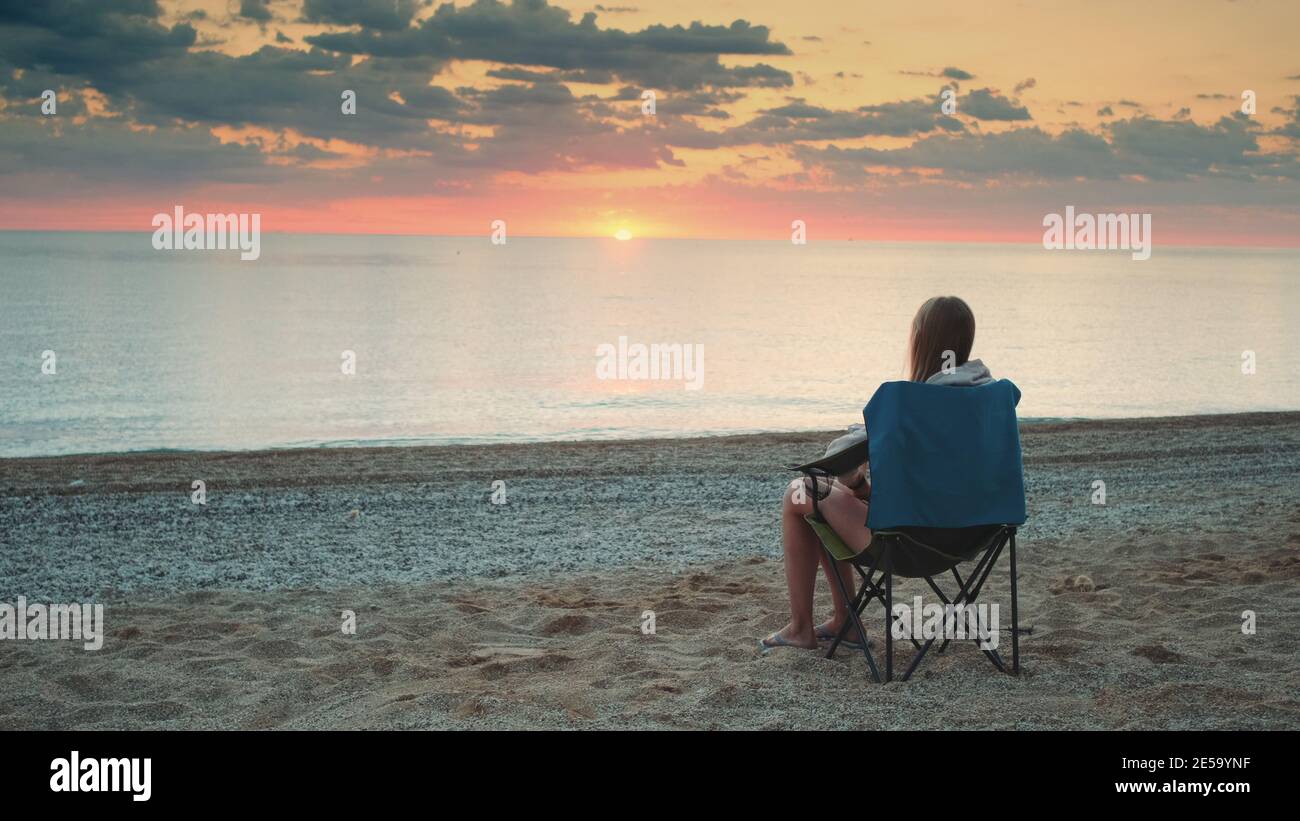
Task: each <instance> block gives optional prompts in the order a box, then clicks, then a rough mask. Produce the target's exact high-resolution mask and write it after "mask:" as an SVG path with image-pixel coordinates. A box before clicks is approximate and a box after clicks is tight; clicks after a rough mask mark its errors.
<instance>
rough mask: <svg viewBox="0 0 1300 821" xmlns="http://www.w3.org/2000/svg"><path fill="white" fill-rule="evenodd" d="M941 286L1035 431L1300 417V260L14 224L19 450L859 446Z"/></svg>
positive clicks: (10, 292) (3, 394)
mask: <svg viewBox="0 0 1300 821" xmlns="http://www.w3.org/2000/svg"><path fill="white" fill-rule="evenodd" d="M941 293H945V294H946V293H953V294H957V295H959V296H961V297H963V298H965V299H966V300H967V301H968V302H969V303H970V304H971V307H972V308H973V309H974V310H975V316H976V319H977V322H978V332H977V334H976V339H975V351H974V355H975V356H978V357H980V358H982V359H983V360H984V362H985V363H986V364H988V365H989V367H990V368H991V369H992V370H993V373H994V375H995V376H1006V377H1010V378H1011V379H1013V380H1014V381H1015V382H1016V383H1017V384H1018V385H1019V386H1020V388H1021V390H1022V391H1023V393H1024V398H1023V400H1022V402H1021V405H1020V415H1021V417H1022V418H1033V417H1040V418H1041V417H1086V418H1096V417H1124V416H1155V415H1169V414H1191V413H1220V412H1230V411H1246V410H1295V409H1300V368H1297V367H1296V364H1295V361H1296V360H1295V358H1296V356H1297V354H1300V324H1298V323H1297V308H1298V307H1300V252H1298V251H1295V250H1251V249H1238V250H1210V249H1171V248H1162V247H1160V246H1159V245H1157V246H1156V249H1155V251H1154V253H1153V255H1152V257H1151V259H1150V260H1147V261H1145V262H1135V261H1133V260H1132V259H1130V257H1129V255H1128V254H1127V253H1124V252H1097V251H1093V252H1086V251H1074V252H1068V251H1045V250H1043V249H1042V248H1040V247H1036V246H1005V245H942V244H874V243H860V242H859V243H835V242H812V243H810V244H809V245H806V246H794V245H791V244H790V243H789V242H744V241H734V242H733V241H694V240H632V241H630V242H618V241H615V240H612V239H611V240H601V239H581V240H569V239H528V238H511V239H510V241H509V243H508V244H507V245H505V246H493V245H492V244H490V242H489V241H488V239H487V238H486V237H482V238H478V237H476V238H430V237H379V236H304V235H285V234H266V235H263V237H262V247H261V258H260V259H258V260H257V261H252V262H241V261H240V260H239V256H238V253H237V252H223V251H208V252H201V251H188V252H168V251H155V250H153V248H152V247H151V245H150V235H149V234H147V233H142V234H138V235H137V234H72V233H69V234H43V233H21V232H15V233H0V455H2V456H23V455H39V454H59V453H81V452H111V451H129V450H144V449H226V448H229V449H247V448H261V447H282V446H305V445H317V444H358V443H376V444H405V443H453V442H502V441H544V440H559V439H601V438H624V437H639V436H682V435H700V434H710V433H734V432H747V431H771V430H806V429H829V428H836V427H842V426H843V425H845V424H848V423H851V422H853V421H855V420H857V421H860V414H861V407H862V405H863V404H864V403H865V401H866V400H867V399H868V398H869V397H870V395H871V393H872V391H873V390H874V388H875V387H876V385H878V384H879V383H880V382H882V381H885V380H890V379H897V378H900V377H901V376H902V370H903V358H904V347H905V344H906V337H907V330H908V326H909V322H910V320H911V317H912V314H913V313H914V312H915V310H916V308H917V306H918V305H919V304H920V303H921V302H922V301H923V300H924V299H925V298H926V297H929V296H932V295H935V294H941ZM620 336H625V337H627V338H628V341H629V342H630V343H637V342H641V343H652V342H662V343H680V344H684V345H685V344H702V345H703V346H704V352H705V356H704V382H703V387H702V389H700V390H687V389H686V388H685V386H684V384H683V382H681V381H658V382H649V381H626V380H623V381H620V380H601V379H598V378H597V375H596V361H597V358H596V349H597V347H598V346H600V345H601V344H602V343H613V344H616V343H617V342H618V338H619V337H620ZM47 350H49V351H53V352H54V353H55V356H56V360H55V362H56V373H54V374H53V375H46V374H42V355H43V352H44V351H47ZM1247 350H1250V351H1254V352H1255V357H1256V362H1257V372H1256V373H1255V374H1254V375H1243V374H1242V368H1241V363H1242V354H1243V351H1247ZM344 351H353V352H355V354H356V373H355V375H350V376H349V375H345V374H344V373H343V372H342V369H341V367H340V364H341V362H342V361H343V360H342V354H343V352H344Z"/></svg>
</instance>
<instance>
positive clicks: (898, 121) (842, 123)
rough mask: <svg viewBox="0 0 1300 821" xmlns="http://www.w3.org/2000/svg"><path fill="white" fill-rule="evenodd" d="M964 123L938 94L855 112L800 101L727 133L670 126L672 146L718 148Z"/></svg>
mask: <svg viewBox="0 0 1300 821" xmlns="http://www.w3.org/2000/svg"><path fill="white" fill-rule="evenodd" d="M964 128H965V126H963V125H962V123H961V121H959V120H957V119H955V118H953V117H949V116H947V115H945V114H943V112H942V110H941V108H940V105H939V98H938V96H937V95H936V96H934V97H929V98H921V99H915V100H903V101H898V102H891V103H882V104H879V105H869V106H862V107H860V108H857V109H853V110H832V109H828V108H824V107H821V106H814V105H809V104H808V103H806V102H805V101H803V100H800V99H795V100H791V101H790V102H788V103H787V104H786V105H783V106H778V107H776V108H770V109H765V110H763V111H761V112H759V114H758V115H757V116H755V117H754V118H753V119H751V120H749V121H747V122H745V123H743V124H741V125H738V126H735V127H732V128H729V129H726V130H724V131H720V132H715V131H705V130H703V129H699V128H696V127H693V126H681V127H676V128H673V129H671V130H670V131H669V132H668V134H667V137H666V139H667V141H668V143H669V144H670V145H674V146H680V147H683V148H719V147H723V146H740V145H783V144H788V143H794V142H813V141H824V140H838V139H859V138H862V137H911V136H916V135H918V134H929V133H933V132H941V131H947V132H957V131H962V130H964Z"/></svg>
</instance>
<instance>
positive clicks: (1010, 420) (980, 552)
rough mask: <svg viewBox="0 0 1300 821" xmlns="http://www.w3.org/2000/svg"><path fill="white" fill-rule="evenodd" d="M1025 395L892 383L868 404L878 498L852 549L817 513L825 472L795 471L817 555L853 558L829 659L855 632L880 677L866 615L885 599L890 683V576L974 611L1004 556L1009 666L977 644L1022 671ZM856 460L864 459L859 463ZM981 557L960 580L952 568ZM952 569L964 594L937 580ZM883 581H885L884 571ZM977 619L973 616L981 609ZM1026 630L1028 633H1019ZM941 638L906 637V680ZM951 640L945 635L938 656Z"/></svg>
mask: <svg viewBox="0 0 1300 821" xmlns="http://www.w3.org/2000/svg"><path fill="white" fill-rule="evenodd" d="M1019 401H1020V389H1019V388H1017V387H1016V386H1015V385H1014V384H1012V383H1011V382H1010V381H1008V380H1005V379H1001V380H997V381H995V382H990V383H987V384H985V385H980V386H978V387H953V386H946V385H929V384H925V383H921V382H886V383H885V384H883V385H881V386H880V389H879V390H877V391H876V393H875V395H874V396H873V397H872V398H871V401H870V402H868V403H867V406H866V407H865V408H864V409H863V411H862V415H863V419H864V420H865V422H866V427H867V437H868V460H869V465H870V471H871V483H872V487H871V502H870V507H869V510H868V513H867V521H866V527H868V528H870V529H871V543H870V544H869V545H867V547H866V548H865V549H864V550H863V551H862V552H861V553H854V552H853V551H852V550H851V549H850V548H849V547H848V546H847V545H846V544H845V543H844V541H843V540H842V539H841V538H840V537H839V536H838V534H836V533H835V531H834V530H833V529H832V528H831V527H830V526H829V524H827V523H826V520H825V519H824V518H823V517H822V515H821V511H820V510H819V509H818V507H817V503H818V501H819V498H824V494H822V493H821V492H820V487H819V485H818V481H819V479H826V480H827V488H828V490H827V492H829V480H830V478H831V474H832V473H833V472H836V471H839V470H842V469H840V468H836V469H834V470H826V469H825V468H808V467H806V466H805V467H800V468H796V469H797V470H801V471H802V472H803V473H804V474H805V475H807V476H808V477H809V479H810V480H811V481H812V485H813V493H812V500H813V513H812V515H810V516H808V517H807V520H808V522H809V524H811V525H812V527H813V529H814V530H815V531H816V533H817V535H818V537H819V538H820V539H821V542H822V548H823V549H824V550H825V551H826V553H827V555H829V556H830V557H831V559H832V560H833V561H847V562H850V563H851V564H852V565H853V567H854V568H856V569H857V571H858V574H859V576H861V578H862V587H861V588H860V589H859V590H858V592H857V593H856V595H853V596H850V595H849V591H848V589H847V586H846V585H845V583H844V581H843V579H841V578H840V575H839V574H838V573H834V574H832V576H833V577H834V579H835V582H836V584H838V585H839V587H840V591H841V592H842V593H843V594H844V600H845V601H847V602H849V605H848V611H849V612H848V615H849V618H848V619H847V620H846V621H845V623H844V626H843V627H842V628H841V629H840V632H839V635H837V636H836V637H835V639H834V641H832V643H831V646H830V650H829V651H828V652H827V654H826V656H827V658H832V657H834V655H835V650H836V648H837V647H839V645H840V643H841V642H842V641H844V639H845V638H846V636H847V635H848V631H849V628H850V627H853V628H855V629H856V630H857V632H858V637H859V639H860V646H861V649H862V653H863V655H864V656H865V657H866V660H867V667H868V669H869V670H870V671H871V676H872V678H873V679H874V680H875V681H876V682H880V681H881V676H880V671H879V669H878V668H877V666H876V662H875V658H874V656H873V654H872V652H871V649H870V647H869V646H868V643H867V634H866V630H865V629H864V628H863V626H862V618H861V615H862V611H863V610H864V609H865V608H866V606H867V603H868V602H871V601H879V602H880V603H881V604H882V605H883V606H884V610H885V675H884V680H885V681H891V680H892V679H893V677H894V637H893V630H892V629H891V628H892V626H893V623H894V621H895V619H896V618H897V617H896V616H894V614H893V609H894V608H893V587H894V577H895V576H900V577H904V578H921V579H925V581H926V583H927V584H928V585H929V586H930V589H932V590H933V591H934V593H935V595H936V596H938V597H939V600H940V602H942V603H943V605H945V606H948V605H954V606H955V605H964V606H965V607H967V608H973V606H974V605H975V602H976V599H977V598H978V597H979V594H980V591H981V590H982V589H983V587H984V582H985V581H986V580H987V579H988V576H989V573H990V571H991V570H992V569H993V566H994V565H995V564H996V562H997V560H998V558H999V557H1000V556H1001V554H1002V551H1003V549H1006V550H1007V553H1008V555H1009V556H1010V560H1011V567H1010V571H1011V668H1010V670H1008V669H1007V666H1006V664H1005V663H1003V661H1002V658H1001V656H999V655H998V652H997V650H996V648H994V647H986V646H984V645H982V644H980V641H979V639H978V638H975V639H972V640H973V641H975V642H976V643H977V645H979V646H980V649H981V651H982V652H983V653H984V655H985V656H987V657H988V659H989V661H991V662H992V663H993V666H994V667H996V668H997V669H998V670H999V671H1001V672H1004V673H1007V672H1009V673H1011V674H1012V675H1016V674H1019V672H1020V635H1021V632H1022V631H1021V629H1020V612H1019V601H1018V599H1017V595H1016V527H1017V525H1021V524H1024V521H1025V486H1024V469H1023V466H1022V463H1021V456H1020V430H1019V427H1018V425H1017V422H1016V405H1017V404H1018V403H1019ZM859 463H860V462H859ZM967 561H974V562H975V567H974V568H973V569H972V570H971V571H970V573H969V574H968V575H967V576H966V578H965V580H963V579H962V576H961V574H960V573H959V572H958V570H957V566H958V565H959V564H961V563H962V562H967ZM946 573H951V574H952V577H953V579H954V580H955V581H956V583H957V593H956V594H955V595H954V596H952V597H951V598H949V596H948V595H947V594H946V593H945V592H944V591H943V589H942V588H940V586H939V584H938V583H937V582H936V581H935V579H934V577H935V576H941V575H942V574H946ZM877 574H879V575H877ZM976 612H978V611H976ZM1023 632H1029V631H1023ZM936 638H937V636H936V637H935V638H930V639H928V640H927V641H925V643H924V644H922V643H921V642H920V641H919V640H918V639H917V637H916V636H912V637H911V641H912V644H913V645H914V646H915V647H916V650H917V652H916V655H915V656H914V657H913V658H912V663H911V664H910V665H909V666H908V668H907V671H906V672H905V673H904V674H903V680H904V681H906V680H908V679H909V678H911V676H912V673H913V672H915V670H916V668H917V665H919V664H920V663H921V660H922V659H923V658H925V655H926V653H927V652H928V651H929V649H930V647H931V645H932V644H934V642H935V640H936ZM948 643H949V639H948V638H944V640H943V643H942V645H941V646H940V647H939V651H938V652H943V651H944V649H946V648H947V646H948Z"/></svg>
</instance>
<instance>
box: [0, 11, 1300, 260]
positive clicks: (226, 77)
mask: <svg viewBox="0 0 1300 821" xmlns="http://www.w3.org/2000/svg"><path fill="white" fill-rule="evenodd" d="M236 5H237V6H238V8H236V7H235V6H232V4H229V3H227V2H225V0H201V2H199V1H197V0H160V3H159V4H158V6H157V8H156V9H152V10H151V8H150V6H151V4H147V3H146V4H138V3H135V4H133V3H125V2H107V1H106V2H102V3H94V4H89V5H88V6H87V10H86V12H85V13H86V15H87V16H88V19H87V20H85V21H82V24H75V25H74V24H73V23H72V22H69V20H68V19H66V16H60V15H58V14H54V13H52V12H51V13H48V14H47V13H46V12H43V11H40V10H39V9H38V10H34V11H32V12H31V14H30V15H27V16H25V17H23V18H21V19H18V18H15V19H14V20H12V21H8V22H6V20H5V18H4V17H0V40H3V41H4V42H6V44H7V47H6V48H4V49H0V144H2V147H3V149H4V151H3V156H4V157H5V158H6V162H5V163H4V166H3V171H2V172H0V176H2V177H3V180H4V185H3V186H2V187H0V228H2V229H52V230H60V229H61V230H127V231H138V230H147V228H148V221H149V219H150V217H151V216H152V215H153V214H155V213H159V212H165V211H169V210H170V209H171V208H172V207H173V206H174V205H176V204H183V205H184V206H185V207H186V208H187V209H191V210H196V211H199V210H207V211H216V210H217V209H231V208H233V209H236V210H239V211H256V212H258V213H261V214H262V216H263V226H264V230H266V231H268V232H271V233H275V232H343V233H381V234H434V235H476V234H484V233H485V232H487V231H488V230H489V229H488V226H490V225H491V224H492V222H493V221H494V220H504V221H506V222H507V223H508V225H509V226H510V229H509V230H510V233H511V235H512V236H610V235H614V234H615V232H617V231H622V230H626V231H628V232H629V234H634V235H635V236H637V237H706V238H707V237H718V238H737V239H781V238H783V237H785V236H787V235H788V234H789V231H790V225H791V223H792V221H794V220H802V221H803V222H805V223H806V224H807V226H808V232H809V236H810V237H813V238H816V239H821V240H848V239H854V240H947V241H956V242H1033V241H1035V240H1036V239H1037V238H1038V237H1039V235H1040V234H1041V220H1042V217H1043V215H1044V214H1045V213H1050V212H1053V211H1058V210H1060V209H1061V208H1063V207H1064V206H1065V205H1067V204H1073V205H1076V206H1078V207H1079V208H1081V209H1086V210H1088V211H1093V212H1100V211H1109V210H1119V209H1123V210H1141V211H1147V212H1151V213H1153V215H1154V222H1155V225H1156V226H1157V227H1156V229H1155V230H1156V231H1157V232H1158V234H1159V236H1160V237H1161V240H1162V241H1163V242H1168V243H1190V244H1236V245H1242V244H1246V245H1251V244H1256V245H1295V244H1297V243H1298V242H1300V239H1298V238H1300V193H1298V192H1297V188H1298V187H1300V164H1298V163H1297V141H1298V140H1300V103H1298V102H1297V100H1298V99H1300V97H1298V96H1297V95H1300V64H1297V63H1296V62H1295V61H1294V56H1293V53H1294V49H1293V35H1294V32H1295V31H1297V30H1300V6H1297V5H1296V4H1295V3H1292V2H1286V1H1285V0H1261V2H1257V3H1250V4H1242V3H1235V4H1234V3H1223V2H1211V1H1210V0H1202V2H1196V3H1176V2H1173V0H1160V1H1159V2H1153V3H1149V4H1141V5H1139V6H1137V7H1135V6H1133V5H1132V4H1130V3H1124V2H1119V0H1101V2H1098V3H1096V4H1094V6H1093V7H1090V8H1091V11H1090V12H1089V14H1088V15H1087V16H1086V18H1084V19H1080V18H1079V17H1078V15H1077V14H1076V12H1075V11H1074V10H1073V9H1071V8H1070V7H1068V6H1057V5H1053V4H1043V5H1037V4H1036V5H1032V6H1030V7H1027V8H1026V7H1024V6H1020V5H1013V4H1009V3H1008V4H1006V5H1005V8H1004V9H1000V12H999V13H993V11H994V9H993V8H992V7H988V6H985V5H981V6H972V5H970V4H966V3H958V2H953V1H951V0H944V1H943V2H937V3H934V4H932V6H933V7H932V8H931V9H930V10H929V12H928V15H927V16H926V17H925V18H921V17H919V16H917V15H916V14H915V11H914V9H912V8H911V7H910V5H909V4H905V3H898V4H882V5H880V6H873V8H872V14H871V16H870V19H869V20H857V19H855V18H854V17H853V15H846V14H845V13H844V7H843V6H841V5H840V4H835V3H815V4H811V5H802V4H790V3H785V2H779V1H778V0H755V1H754V2H746V3H745V4H744V5H743V9H742V8H741V7H740V6H733V5H732V4H716V5H714V4H706V5H701V4H698V3H687V2H682V1H681V0H648V1H647V2H644V3H638V4H637V5H636V6H635V7H632V6H619V7H601V6H597V7H596V9H597V10H596V11H592V10H591V6H589V5H588V4H580V3H576V2H561V1H560V0H556V2H541V1H539V2H528V3H525V2H498V0H475V1H474V2H457V3H454V4H453V3H445V4H434V5H428V6H423V5H419V4H416V3H388V4H384V3H380V4H378V5H375V6H374V8H373V9H372V10H371V11H369V12H368V11H365V10H366V9H371V6H372V4H368V3H357V4H350V3H342V4H339V3H320V2H305V1H304V2H299V0H284V2H275V3H270V4H265V3H246V4H236ZM1247 5H1249V9H1247V8H1245V6H1247ZM993 6H994V7H998V6H1001V4H997V3H995V4H993ZM381 11H382V13H381ZM742 11H743V15H742V13H741V12H742ZM372 12H373V13H372ZM1121 20H1122V22H1123V25H1120V24H1119V23H1118V22H1117V21H1121ZM1264 20H1267V21H1269V24H1268V25H1261V24H1260V23H1261V21H1264ZM83 24H84V25H83ZM38 29H39V30H40V31H41V32H43V34H42V36H41V37H34V36H32V32H33V31H36V30H38ZM87 32H99V33H98V34H95V35H93V37H92V36H89V35H87ZM525 35H526V36H525ZM118 39H120V40H121V42H118ZM47 89H48V90H51V91H52V92H53V93H54V94H55V95H56V96H57V103H58V112H57V115H50V114H46V113H43V112H42V108H41V106H42V94H43V93H44V90H47ZM1248 94H1249V96H1250V102H1249V107H1248V105H1247V102H1246V96H1247V95H1248ZM349 95H351V97H349ZM349 105H351V106H352V107H351V108H350V109H349V108H348V106H349ZM1248 112H1249V113H1248ZM629 215H635V218H636V220H637V226H636V228H635V229H634V228H632V227H629V226H627V225H625V224H623V220H625V219H627V218H628V217H629ZM620 238H621V237H620Z"/></svg>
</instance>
